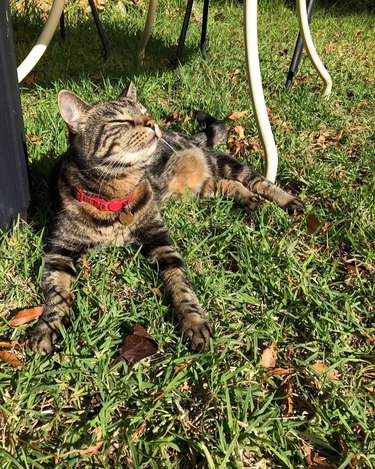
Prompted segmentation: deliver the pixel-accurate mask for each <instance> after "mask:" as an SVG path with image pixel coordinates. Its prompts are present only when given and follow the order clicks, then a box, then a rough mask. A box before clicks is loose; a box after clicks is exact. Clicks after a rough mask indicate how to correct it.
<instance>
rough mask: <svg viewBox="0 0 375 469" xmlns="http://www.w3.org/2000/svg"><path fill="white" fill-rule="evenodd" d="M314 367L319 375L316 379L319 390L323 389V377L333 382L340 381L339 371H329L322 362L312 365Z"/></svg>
mask: <svg viewBox="0 0 375 469" xmlns="http://www.w3.org/2000/svg"><path fill="white" fill-rule="evenodd" d="M312 367H313V369H314V370H315V372H316V374H317V375H318V377H317V378H316V384H317V387H318V388H319V389H320V388H321V387H322V380H321V379H320V377H321V376H325V378H326V379H330V380H332V381H338V380H339V374H338V372H337V370H335V369H332V370H329V366H326V365H324V364H323V363H322V362H315V363H313V364H312ZM328 370H329V371H328Z"/></svg>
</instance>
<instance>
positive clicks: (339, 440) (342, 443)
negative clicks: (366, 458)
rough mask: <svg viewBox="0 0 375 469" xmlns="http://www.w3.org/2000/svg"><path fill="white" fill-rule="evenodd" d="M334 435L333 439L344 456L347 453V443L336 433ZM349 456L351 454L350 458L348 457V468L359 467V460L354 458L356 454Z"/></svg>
mask: <svg viewBox="0 0 375 469" xmlns="http://www.w3.org/2000/svg"><path fill="white" fill-rule="evenodd" d="M334 437H335V440H336V441H337V443H338V445H339V447H340V450H341V452H342V454H343V456H344V457H345V458H346V457H347V456H348V454H349V451H348V446H347V444H346V443H345V441H344V440H343V439H342V438H341V436H340V435H339V434H338V433H336V434H335V435H334ZM351 456H352V458H351V459H350V461H349V463H348V468H349V469H356V468H357V467H359V461H358V459H357V458H356V455H354V454H353V455H351Z"/></svg>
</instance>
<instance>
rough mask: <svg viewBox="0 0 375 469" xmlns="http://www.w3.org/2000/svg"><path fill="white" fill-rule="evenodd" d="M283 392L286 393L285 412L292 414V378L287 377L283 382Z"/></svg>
mask: <svg viewBox="0 0 375 469" xmlns="http://www.w3.org/2000/svg"><path fill="white" fill-rule="evenodd" d="M285 394H286V404H287V409H286V413H287V414H288V415H291V414H293V410H294V405H293V385H292V380H291V379H290V378H288V379H287V381H286V384H285Z"/></svg>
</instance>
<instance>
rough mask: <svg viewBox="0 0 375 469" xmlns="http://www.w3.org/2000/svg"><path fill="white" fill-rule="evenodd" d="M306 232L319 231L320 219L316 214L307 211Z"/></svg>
mask: <svg viewBox="0 0 375 469" xmlns="http://www.w3.org/2000/svg"><path fill="white" fill-rule="evenodd" d="M306 224H307V232H308V233H309V234H314V233H316V232H318V231H319V227H320V221H319V219H318V217H317V216H316V215H314V214H313V213H309V214H308V215H307V217H306Z"/></svg>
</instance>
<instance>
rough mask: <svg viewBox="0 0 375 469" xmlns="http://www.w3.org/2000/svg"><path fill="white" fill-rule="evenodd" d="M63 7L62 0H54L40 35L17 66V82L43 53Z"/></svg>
mask: <svg viewBox="0 0 375 469" xmlns="http://www.w3.org/2000/svg"><path fill="white" fill-rule="evenodd" d="M63 9H64V0H54V1H53V4H52V7H51V11H50V13H49V15H48V19H47V22H46V24H45V25H44V28H43V31H42V33H41V35H40V36H39V37H38V40H37V41H36V43H35V45H34V47H33V48H32V49H31V51H30V52H29V54H28V55H27V57H26V58H25V59H24V61H23V62H22V63H21V64H20V65H19V66H18V68H17V74H18V82H19V83H21V81H22V80H23V79H24V78H25V76H26V75H27V74H28V73H29V72H30V71H31V70H32V69H33V68H34V67H35V65H36V64H37V63H38V61H39V59H40V58H41V57H42V55H43V54H44V52H45V50H46V49H47V46H48V44H49V43H50V41H51V39H52V36H53V35H54V33H55V31H56V28H57V25H58V24H59V21H60V17H61V13H62V11H63Z"/></svg>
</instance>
